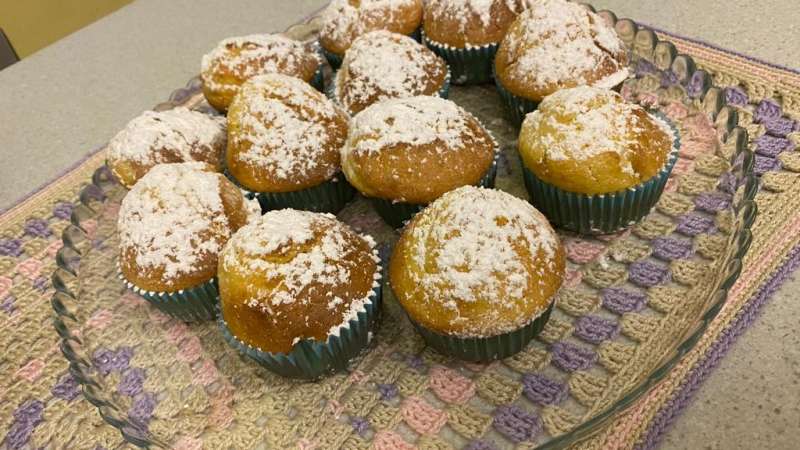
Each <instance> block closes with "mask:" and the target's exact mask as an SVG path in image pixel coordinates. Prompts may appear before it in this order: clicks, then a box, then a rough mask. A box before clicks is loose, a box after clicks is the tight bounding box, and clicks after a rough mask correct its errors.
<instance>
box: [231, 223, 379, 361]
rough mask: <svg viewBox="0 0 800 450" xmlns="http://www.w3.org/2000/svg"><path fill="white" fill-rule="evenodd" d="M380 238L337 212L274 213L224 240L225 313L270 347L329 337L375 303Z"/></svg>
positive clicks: (237, 329)
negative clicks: (355, 226)
mask: <svg viewBox="0 0 800 450" xmlns="http://www.w3.org/2000/svg"><path fill="white" fill-rule="evenodd" d="M378 263H379V258H378V253H377V249H376V246H375V241H373V240H372V238H370V237H369V236H362V235H359V234H358V233H356V232H355V231H353V230H352V229H351V228H350V227H348V226H347V225H345V224H344V223H342V222H339V221H338V220H336V217H335V216H333V215H330V214H321V213H313V212H308V211H297V210H292V209H284V210H277V211H270V212H268V213H266V214H264V215H263V216H261V217H259V218H258V219H256V220H253V221H251V223H250V224H248V225H247V226H245V227H242V228H241V229H240V230H239V231H238V232H237V233H236V234H235V235H234V236H233V237H232V238H231V239H230V241H228V243H227V244H226V245H225V248H224V250H223V251H222V256H221V261H220V267H219V274H218V277H219V288H220V303H221V307H222V315H223V317H224V319H225V321H226V323H227V325H228V328H229V329H230V330H231V332H232V334H233V335H234V336H236V337H237V338H238V339H239V340H241V341H242V342H244V343H246V344H248V345H251V346H253V347H256V348H259V349H261V350H263V351H267V352H282V353H287V352H289V351H291V349H292V347H293V346H294V345H295V344H296V343H297V342H298V341H299V340H300V339H315V340H317V341H322V342H324V341H326V340H327V338H328V336H331V335H336V334H337V333H338V332H339V329H340V328H341V327H343V326H345V327H346V326H348V323H349V321H350V320H352V319H356V317H357V314H358V313H359V312H361V311H364V306H365V304H366V302H368V301H371V300H370V296H371V293H372V290H373V289H374V288H375V287H377V286H378V281H379V280H380V277H381V275H380V266H379V264H378Z"/></svg>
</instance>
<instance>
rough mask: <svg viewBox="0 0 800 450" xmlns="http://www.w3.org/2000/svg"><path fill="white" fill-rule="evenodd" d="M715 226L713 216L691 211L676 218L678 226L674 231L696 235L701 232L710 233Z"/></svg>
mask: <svg viewBox="0 0 800 450" xmlns="http://www.w3.org/2000/svg"><path fill="white" fill-rule="evenodd" d="M716 228H717V225H716V224H715V223H714V219H713V218H711V217H707V216H704V215H702V214H699V213H696V212H691V213H689V214H685V215H683V216H680V217H679V218H678V227H677V228H676V229H675V231H677V232H678V233H681V234H685V235H686V236H697V235H698V234H701V233H712V232H713V231H714V230H716Z"/></svg>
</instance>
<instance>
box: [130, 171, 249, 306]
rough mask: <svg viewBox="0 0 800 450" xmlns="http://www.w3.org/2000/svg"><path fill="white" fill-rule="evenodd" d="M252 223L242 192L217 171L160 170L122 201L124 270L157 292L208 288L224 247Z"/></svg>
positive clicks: (145, 286)
mask: <svg viewBox="0 0 800 450" xmlns="http://www.w3.org/2000/svg"><path fill="white" fill-rule="evenodd" d="M247 220H248V207H247V205H246V204H245V200H244V197H243V196H242V193H241V190H239V188H237V187H236V186H235V185H234V184H233V183H231V182H230V181H228V179H227V178H225V177H224V176H223V175H222V174H220V173H217V172H214V170H213V168H212V167H210V166H208V165H207V164H204V163H199V162H192V163H180V164H160V165H157V166H156V167H154V168H153V169H152V170H151V171H150V172H148V174H147V175H145V176H144V177H142V179H141V180H139V182H138V183H136V185H135V186H134V187H133V189H131V191H130V192H128V193H127V195H126V196H125V198H123V199H122V205H121V206H120V210H119V218H118V222H117V228H118V230H119V237H120V260H119V261H120V267H119V268H120V271H121V272H122V275H123V277H125V279H126V280H128V281H129V282H131V283H133V284H134V285H135V286H136V287H138V288H140V289H143V290H146V291H151V292H175V291H179V290H181V289H186V288H190V287H194V286H197V285H200V284H202V283H205V282H206V281H209V280H210V279H212V278H213V277H214V275H216V273H217V257H218V255H219V252H220V251H221V250H222V246H223V245H224V244H225V242H227V240H228V238H229V237H230V236H231V234H233V233H234V232H235V231H236V230H238V229H239V228H240V227H242V226H243V225H244V224H245V223H246V222H247Z"/></svg>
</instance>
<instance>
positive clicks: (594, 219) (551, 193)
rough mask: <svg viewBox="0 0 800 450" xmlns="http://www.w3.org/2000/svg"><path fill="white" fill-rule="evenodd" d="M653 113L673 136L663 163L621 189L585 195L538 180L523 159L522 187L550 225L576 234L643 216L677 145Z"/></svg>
mask: <svg viewBox="0 0 800 450" xmlns="http://www.w3.org/2000/svg"><path fill="white" fill-rule="evenodd" d="M656 116H658V117H659V118H661V119H662V120H664V121H665V122H666V123H668V124H669V125H670V127H671V128H672V132H673V134H674V136H675V138H674V141H673V148H672V151H671V152H670V154H669V158H668V159H667V163H666V164H665V165H664V167H663V168H662V169H661V170H660V171H659V172H658V173H657V174H656V175H655V176H653V177H652V178H650V179H649V180H647V181H645V182H643V183H640V184H638V185H636V186H634V187H631V188H628V189H624V190H621V191H617V192H613V193H610V194H598V195H587V194H580V193H576V192H569V191H565V190H563V189H561V188H559V187H556V186H554V185H552V184H550V183H547V182H545V181H542V180H541V179H539V178H538V177H536V175H535V174H534V173H533V172H531V171H530V170H529V169H528V168H527V167H525V164H524V162H523V164H522V173H523V178H524V180H525V188H526V189H527V190H528V194H529V195H530V198H531V200H530V201H531V203H532V204H533V206H535V207H536V209H538V210H539V211H541V212H542V214H544V215H545V216H547V218H548V219H549V220H550V222H551V223H552V224H553V225H554V226H556V227H558V228H562V229H565V230H569V231H575V232H577V233H580V234H608V233H614V232H616V231H620V230H623V229H625V228H628V227H630V226H631V225H633V224H635V223H636V222H638V221H640V220H641V219H642V218H644V217H645V216H647V215H648V214H649V213H650V210H651V209H652V208H653V206H655V204H656V202H657V201H658V199H659V198H660V197H661V193H662V192H663V191H664V186H665V185H666V184H667V180H668V179H669V175H670V173H671V172H672V168H673V167H674V166H675V161H677V159H678V149H679V148H680V136H679V135H678V131H677V129H676V128H675V126H674V125H673V124H672V123H671V122H670V121H669V120H667V119H666V117H664V116H663V115H661V114H656Z"/></svg>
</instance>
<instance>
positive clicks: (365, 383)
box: [52, 11, 757, 449]
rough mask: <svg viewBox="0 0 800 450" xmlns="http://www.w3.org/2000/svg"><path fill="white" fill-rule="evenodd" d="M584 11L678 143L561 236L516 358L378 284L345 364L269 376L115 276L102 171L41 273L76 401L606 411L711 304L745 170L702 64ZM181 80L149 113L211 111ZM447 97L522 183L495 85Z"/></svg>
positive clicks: (172, 415)
mask: <svg viewBox="0 0 800 450" xmlns="http://www.w3.org/2000/svg"><path fill="white" fill-rule="evenodd" d="M599 14H600V15H601V16H602V17H603V18H604V19H605V20H608V21H609V22H610V23H611V24H613V25H614V26H615V28H616V29H617V31H618V33H619V35H620V36H621V37H622V39H623V40H624V42H625V43H626V45H627V46H628V47H629V49H630V54H631V56H632V57H631V68H632V71H633V73H635V77H634V78H631V79H629V80H627V81H626V82H625V83H624V85H623V86H622V88H621V92H622V94H623V95H624V96H625V97H626V98H627V99H629V100H630V101H636V102H639V103H641V104H643V105H646V106H647V107H649V108H651V109H654V110H658V111H661V112H662V113H664V114H665V115H666V116H668V117H669V118H670V119H671V120H672V121H673V122H674V123H675V124H676V125H677V126H678V128H679V130H680V132H681V140H682V143H683V144H682V150H681V157H680V159H679V161H678V163H677V164H676V168H675V170H674V172H673V174H672V177H671V179H670V182H669V183H668V185H667V188H666V190H665V193H664V195H663V196H662V198H661V200H660V201H659V203H658V205H657V206H656V208H654V210H653V211H652V212H651V213H650V215H649V216H648V217H647V218H645V220H643V221H642V222H641V223H639V224H637V225H636V226H634V227H632V228H631V229H630V230H627V231H625V232H622V233H617V234H614V235H608V236H596V237H581V236H576V235H573V234H569V233H562V232H560V234H561V236H562V239H563V241H564V243H565V246H566V249H567V254H568V258H569V263H568V277H567V281H566V282H565V286H564V287H562V289H561V291H560V292H559V295H558V298H557V303H556V305H557V306H556V308H555V309H554V312H553V315H552V318H551V320H550V322H549V323H548V325H547V326H546V327H545V330H544V331H543V332H542V334H541V335H540V336H539V337H538V338H537V339H536V340H535V341H534V342H533V343H531V344H530V345H529V346H528V347H527V348H526V349H525V350H524V351H523V352H522V353H521V354H519V355H516V356H514V357H511V358H508V359H506V360H502V361H496V362H494V363H491V364H486V365H479V364H470V363H463V362H459V361H455V360H451V359H448V358H446V357H443V356H441V355H439V354H437V353H436V352H434V351H433V350H432V349H429V348H426V347H425V344H424V343H423V342H422V340H421V338H420V337H419V336H418V335H417V334H416V333H415V332H414V330H413V328H412V326H411V325H410V324H409V322H408V320H407V319H406V317H405V316H404V314H403V313H402V311H401V310H400V308H399V306H398V305H397V303H396V301H395V299H394V298H393V296H392V294H391V290H390V289H384V292H385V293H384V311H383V320H382V323H381V324H380V325H379V328H378V331H377V333H376V336H375V339H374V340H373V343H372V345H371V347H370V348H369V349H368V350H367V351H366V352H365V353H364V354H363V355H361V356H360V357H359V358H358V359H357V360H355V361H353V363H352V364H351V367H350V368H349V370H348V371H347V372H345V373H340V374H336V375H334V376H331V377H329V378H326V379H324V380H321V381H318V382H300V381H292V380H286V379H283V378H281V377H279V376H277V375H273V374H271V373H269V372H267V371H265V370H264V369H262V368H260V367H258V366H257V365H255V364H254V363H252V362H249V361H248V360H245V359H244V358H243V357H241V356H240V355H239V354H238V353H237V352H236V351H235V350H234V349H232V348H229V347H228V346H227V344H226V343H225V342H224V340H223V338H222V335H221V334H220V333H219V330H218V329H217V324H216V322H209V323H204V324H184V323H182V322H179V321H176V320H174V319H170V318H169V317H167V316H165V315H163V314H161V313H160V312H158V311H157V310H155V309H153V308H151V307H150V306H148V304H147V303H145V302H144V301H143V300H141V299H139V298H138V297H137V296H136V295H135V294H132V293H130V292H126V290H125V288H124V286H123V284H122V282H121V281H119V280H118V279H117V278H116V259H117V245H118V237H117V234H116V217H117V211H118V208H119V205H120V201H121V199H122V197H123V196H124V195H125V193H126V190H125V189H124V188H123V187H122V186H121V185H120V184H118V183H117V181H116V180H115V179H114V178H113V176H112V175H111V173H110V171H109V170H108V168H107V167H105V166H103V167H101V168H100V169H98V170H97V171H96V173H95V174H94V176H93V177H92V180H91V183H90V184H88V185H87V186H86V187H85V189H83V191H82V192H81V195H80V201H79V203H77V204H76V207H75V209H74V212H73V214H72V219H71V221H72V224H71V226H69V227H68V228H67V229H66V230H65V231H64V234H63V242H64V246H63V248H62V249H61V250H60V251H59V252H58V255H57V257H56V259H57V264H58V269H57V270H56V272H55V273H54V275H53V283H54V285H55V287H56V293H55V295H54V297H53V299H52V305H53V309H54V312H55V316H54V317H55V320H54V322H55V327H56V330H57V331H58V333H59V335H60V337H61V349H62V352H63V354H64V356H65V357H66V358H67V359H68V360H69V362H70V370H71V372H72V373H73V375H74V376H75V377H76V378H77V380H78V381H79V382H80V383H81V385H82V387H83V393H84V395H85V396H86V398H87V399H88V400H89V401H90V402H91V403H93V404H94V405H96V406H97V408H98V410H99V412H100V414H101V416H102V417H103V418H104V419H105V420H106V421H107V422H108V423H110V424H111V425H113V426H115V427H117V428H118V429H119V430H120V431H121V432H122V434H123V436H124V438H125V439H126V440H127V441H129V442H131V443H133V444H136V445H139V446H142V447H155V448H161V447H163V448H173V447H177V448H199V446H200V445H202V446H204V447H205V448H297V447H299V448H318V449H327V448H339V447H343V448H353V449H357V448H369V447H370V446H371V445H375V446H376V447H379V448H393V447H392V446H394V447H398V446H399V448H406V447H403V445H406V446H418V447H420V448H448V447H452V448H461V447H465V446H468V445H472V446H473V447H472V448H498V449H502V448H519V447H520V446H521V447H523V448H562V447H566V446H569V445H571V444H574V443H576V442H578V441H580V440H582V439H585V438H586V437H588V436H591V435H592V434H593V433H594V432H596V431H597V430H598V429H600V428H601V427H602V426H603V424H605V423H606V422H607V421H608V420H610V419H612V418H614V417H616V416H617V415H619V414H621V413H622V412H624V411H625V409H626V408H627V407H628V406H629V405H630V404H631V403H632V402H633V401H634V400H635V399H637V398H638V397H639V396H640V395H642V394H643V393H644V392H646V391H647V390H648V389H649V388H650V387H651V386H653V385H654V384H655V383H657V382H658V381H659V380H661V379H662V378H663V377H664V376H665V375H666V374H667V373H668V372H669V370H670V369H671V368H672V367H673V366H674V365H675V364H676V363H677V362H678V361H679V360H680V359H681V357H682V356H683V355H684V354H685V353H687V352H688V351H689V350H691V349H692V348H693V347H694V346H695V344H696V343H697V342H698V340H699V338H700V337H701V335H702V333H703V332H704V330H705V329H706V327H707V325H708V324H709V322H710V321H711V320H712V319H713V318H714V317H715V316H716V314H717V313H718V312H719V310H720V308H721V307H722V306H723V304H724V303H725V301H726V298H727V293H728V290H729V289H730V287H731V286H732V285H733V283H734V282H735V280H736V279H737V277H738V276H739V273H740V271H741V268H742V263H741V261H742V257H743V256H744V254H745V253H746V251H747V249H748V246H749V244H750V240H751V232H750V227H751V225H752V223H753V220H754V218H755V215H756V206H755V203H754V201H753V197H754V195H755V192H756V189H757V179H756V177H755V176H754V174H753V156H752V154H751V153H750V151H749V149H748V136H747V132H746V131H745V130H744V129H743V128H740V127H738V126H737V116H736V112H735V110H734V109H733V108H730V107H728V106H726V105H725V100H724V96H723V95H722V91H721V90H720V89H718V88H716V87H714V86H713V85H712V82H711V78H710V76H709V74H708V73H706V72H704V71H702V70H697V68H696V66H695V64H694V62H693V60H692V58H691V57H690V56H687V55H682V54H678V52H677V51H676V48H675V46H674V45H672V44H671V43H669V42H666V41H661V40H659V38H658V37H657V36H656V34H655V33H654V32H653V31H651V30H649V29H644V28H640V27H638V26H637V25H636V24H635V23H634V22H633V21H631V20H628V19H620V20H618V19H617V18H616V17H615V16H614V14H613V13H611V12H609V11H601V12H600V13H599ZM318 29H319V18H318V17H314V18H311V19H309V20H307V21H305V22H304V23H301V24H298V25H295V26H293V27H291V28H290V29H289V30H287V32H286V33H287V34H289V35H290V36H292V37H294V38H297V39H305V40H309V42H313V41H314V40H315V33H316V32H317V30H318ZM198 57H199V55H198ZM327 76H328V78H329V77H330V73H327ZM199 88H200V82H199V79H197V78H195V79H192V80H191V81H190V82H189V83H188V84H187V86H186V87H184V88H181V89H178V90H176V91H175V92H174V93H173V94H172V95H171V96H170V98H169V101H167V102H165V103H162V104H160V105H157V107H156V108H155V109H168V108H172V107H175V106H177V105H184V106H187V107H191V108H195V109H198V110H202V111H208V112H210V108H209V107H208V105H207V104H205V102H204V100H203V97H202V94H201V93H200V89H199ZM450 99H452V100H454V101H455V102H456V103H459V104H460V105H462V106H463V107H465V108H466V109H468V110H469V111H471V112H472V113H473V114H475V115H476V116H477V117H478V118H479V119H480V120H482V121H483V123H484V124H485V125H486V126H487V128H489V129H490V130H491V131H492V132H493V134H494V135H495V137H496V138H497V139H498V141H499V142H500V144H501V147H502V155H501V158H500V161H499V169H498V177H497V188H498V189H502V190H505V191H508V192H511V193H513V194H515V195H518V196H521V197H523V198H526V196H527V194H526V192H525V189H524V187H523V182H522V174H521V170H520V166H519V161H518V156H517V154H516V135H517V132H518V130H517V129H516V128H514V127H513V126H512V125H510V122H509V121H508V120H507V119H506V116H505V113H504V111H503V108H502V105H501V102H500V98H499V96H498V95H497V93H496V92H495V88H494V86H491V85H484V86H473V87H453V89H452V90H451V94H450ZM339 217H340V219H342V220H344V221H346V222H348V223H349V224H351V225H352V226H353V227H354V228H356V229H358V230H359V231H362V232H367V233H370V234H372V235H373V236H374V237H375V238H376V240H377V241H378V242H380V243H381V245H382V251H383V252H384V253H388V252H390V251H391V246H392V244H393V243H394V241H395V240H396V238H397V234H396V232H395V231H394V230H392V229H391V228H389V227H388V226H386V225H385V224H383V222H382V221H381V219H380V218H379V217H378V216H377V215H376V214H375V213H374V211H372V209H371V207H370V206H369V204H368V203H367V202H366V201H365V200H364V199H363V198H358V199H356V200H355V201H353V202H352V203H351V204H349V205H348V206H347V207H346V208H345V209H344V210H343V211H342V212H341V213H340V214H339ZM480 445H491V447H486V446H484V447H481V446H480ZM387 446H388V447H387ZM409 448H410V447H409Z"/></svg>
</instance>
